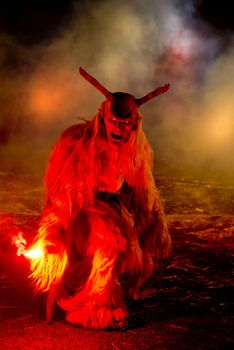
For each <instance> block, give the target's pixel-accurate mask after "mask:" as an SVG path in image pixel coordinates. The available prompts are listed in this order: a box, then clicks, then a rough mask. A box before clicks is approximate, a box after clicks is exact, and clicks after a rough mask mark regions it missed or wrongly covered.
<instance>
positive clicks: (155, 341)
mask: <svg viewBox="0 0 234 350" xmlns="http://www.w3.org/2000/svg"><path fill="white" fill-rule="evenodd" d="M157 183H158V187H159V189H160V192H161V195H162V198H163V201H164V204H165V208H166V213H167V218H168V223H169V228H170V232H171V235H172V240H173V251H172V253H171V256H170V257H169V259H168V260H166V261H162V262H161V264H160V266H159V267H158V268H157V269H156V270H155V273H154V275H153V277H152V278H151V279H150V281H149V282H148V283H147V285H146V287H145V290H146V291H150V294H149V295H148V296H147V297H145V298H143V299H141V300H139V301H137V302H135V303H133V304H131V305H129V309H130V310H131V314H132V319H131V321H130V326H129V328H128V329H123V330H121V331H89V330H84V329H81V328H78V327H74V326H71V325H69V324H67V323H66V322H64V321H63V319H62V317H61V314H59V312H58V313H57V316H56V320H55V321H54V322H53V323H52V324H49V325H48V324H47V323H46V322H45V320H44V317H45V312H44V309H45V296H44V295H34V294H33V290H32V287H31V285H30V281H29V279H28V278H27V275H28V272H29V264H28V261H27V260H25V259H24V258H23V257H18V256H16V248H15V247H14V246H12V244H11V238H12V236H13V235H14V234H15V233H16V232H17V231H18V230H19V229H20V230H22V231H23V232H24V233H25V237H26V238H27V240H28V241H29V242H30V241H31V240H32V239H33V236H34V234H35V232H36V229H37V225H38V221H39V217H40V210H41V206H42V189H41V179H40V177H38V176H33V175H29V174H24V175H23V174H21V175H19V174H18V173H17V171H9V172H0V212H1V215H0V321H1V323H0V324H1V328H0V349H2V350H5V349H6V350H8V349H9V350H10V349H14V350H17V349H20V350H21V349H26V350H30V349H36V350H37V349H38V350H39V349H48V350H50V349H53V350H54V349H56V350H60V349H85V350H91V349H95V350H99V349H100V350H125V349H132V350H141V349H149V350H153V349H159V350H171V349H173V350H183V349H186V350H187V349H191V350H192V349H197V350H198V349H199V350H209V349H212V350H226V349H232V348H233V347H234V336H233V334H234V331H233V324H234V322H233V312H232V307H233V304H232V298H233V297H232V296H233V247H234V238H233V233H234V216H233V213H234V188H233V187H231V186H225V185H220V184H217V183H212V182H207V181H201V180H196V179H191V178H190V179H185V178H180V179H178V178H171V177H166V176H159V177H158V178H157Z"/></svg>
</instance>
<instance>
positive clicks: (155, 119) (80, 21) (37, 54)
mask: <svg viewBox="0 0 234 350" xmlns="http://www.w3.org/2000/svg"><path fill="white" fill-rule="evenodd" d="M185 3H186V5H185ZM185 3H183V6H182V5H180V6H179V5H178V4H180V2H178V1H176V0H174V1H173V0H171V1H165V2H164V1H150V0H148V1H144V2H142V1H140V0H139V1H137V0H135V1H132V2H129V3H128V2H126V1H118V2H115V1H101V2H97V3H96V4H95V6H93V5H92V6H91V5H90V7H87V8H86V9H85V11H84V12H83V13H82V15H81V14H80V12H79V11H80V10H79V6H77V7H76V3H74V11H73V16H72V18H70V20H69V21H68V22H67V27H66V29H64V30H63V32H62V33H60V36H58V37H57V38H56V39H54V40H53V41H50V42H46V44H44V45H43V44H40V45H39V44H35V45H34V46H31V47H30V48H29V47H26V46H23V45H20V44H19V43H17V42H14V39H12V38H10V37H7V36H4V35H3V36H2V37H1V38H0V41H1V42H4V45H2V49H1V51H0V65H1V68H0V74H1V78H3V80H2V81H3V84H2V87H1V89H2V90H4V94H3V95H2V96H5V97H4V98H3V99H2V101H1V110H2V113H1V116H0V121H1V122H0V125H1V127H2V135H3V136H4V130H5V129H7V128H8V127H9V123H8V121H9V120H11V128H10V131H9V135H10V137H12V140H13V138H14V137H13V136H14V135H16V134H17V133H19V132H21V133H22V134H24V135H25V134H27V135H28V137H29V139H30V136H31V135H33V137H32V140H34V139H35V138H36V137H37V135H38V137H40V138H42V140H43V143H44V144H46V143H47V144H50V143H51V142H52V140H54V139H55V138H56V137H57V135H58V134H59V133H60V132H61V131H62V130H63V128H64V127H67V126H69V125H71V124H73V123H76V122H77V121H78V118H79V117H85V118H88V119H90V118H91V117H92V116H93V115H94V114H95V113H96V111H97V108H98V105H99V104H100V103H101V102H102V101H103V96H101V94H99V93H98V92H97V91H96V90H95V89H93V88H92V87H91V86H90V85H89V84H87V83H86V82H85V81H84V80H83V79H82V78H81V77H80V76H79V74H78V67H79V66H83V67H84V68H85V69H87V70H88V71H89V72H90V73H91V74H92V75H94V76H95V77H96V78H97V79H98V80H99V81H100V82H101V83H103V85H104V86H106V87H107V89H109V90H110V91H127V92H130V93H132V94H134V95H135V96H136V97H140V96H142V95H144V94H145V93H147V92H148V91H150V90H152V89H153V88H155V87H156V86H158V85H160V84H162V85H163V84H165V83H167V82H170V83H171V85H172V88H171V91H170V92H169V93H167V94H166V95H164V96H161V97H159V98H158V99H155V100H154V101H152V102H150V103H149V104H147V105H145V106H144V107H142V109H141V112H142V113H143V115H144V127H145V130H146V133H147V135H148V137H149V138H150V141H151V143H152V144H153V147H154V149H155V150H157V152H156V154H160V155H161V158H162V159H164V161H165V162H172V163H174V165H175V167H176V166H177V162H178V166H179V164H180V162H181V161H183V162H184V164H192V163H194V161H195V162H196V165H197V166H204V165H205V164H206V163H207V162H209V161H210V160H211V161H212V162H213V163H214V164H221V166H222V167H224V168H225V169H226V168H228V167H229V169H231V170H233V169H234V166H232V165H231V164H230V158H229V154H230V151H229V150H230V149H231V148H232V149H233V140H234V137H233V134H232V133H233V129H232V123H233V118H234V116H233V112H232V111H233V110H234V108H233V99H232V97H231V92H232V91H233V84H234V83H233V82H234V71H233V64H232V62H233V60H234V52H233V46H232V44H231V42H230V44H229V47H228V48H226V50H223V45H222V43H223V41H222V40H223V39H222V36H220V35H218V34H217V33H216V32H214V31H213V30H212V29H211V28H210V27H209V26H208V25H206V24H204V22H202V21H201V20H198V19H196V18H194V16H193V13H194V11H193V10H194V9H193V5H192V4H193V2H192V1H187V2H185ZM9 52H10V53H11V57H14V54H15V55H16V56H17V65H18V70H16V69H15V68H14V62H12V64H11V65H10V64H8V66H7V65H6V62H7V58H6V56H7V55H8V57H9ZM19 67H20V68H19ZM4 101H6V103H5V102H4ZM4 128H5V129H4ZM32 131H33V132H32ZM6 133H7V131H6ZM5 137H6V139H7V137H8V136H6V135H5ZM220 159H222V161H221V162H220Z"/></svg>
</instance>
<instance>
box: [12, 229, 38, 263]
mask: <svg viewBox="0 0 234 350" xmlns="http://www.w3.org/2000/svg"><path fill="white" fill-rule="evenodd" d="M12 243H13V244H14V245H15V246H16V247H17V248H18V249H17V253H16V254H17V256H20V255H24V256H25V257H26V258H29V259H36V258H40V257H42V256H43V255H44V252H43V249H42V248H40V247H37V248H34V249H26V244H27V240H26V239H25V238H24V237H23V233H22V232H19V233H18V235H17V236H13V237H12Z"/></svg>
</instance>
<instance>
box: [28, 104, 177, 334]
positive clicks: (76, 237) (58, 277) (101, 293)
mask: <svg viewBox="0 0 234 350" xmlns="http://www.w3.org/2000/svg"><path fill="white" fill-rule="evenodd" d="M102 111H103V105H101V107H100V109H99V111H98V113H97V115H96V116H95V117H94V118H93V120H92V121H90V122H85V123H83V124H78V125H74V126H73V127H71V128H69V129H68V130H66V131H65V132H64V133H63V134H62V135H61V137H60V139H59V141H58V143H57V144H56V146H55V148H54V151H53V154H52V156H51V158H50V161H49V164H48V169H47V173H46V177H45V182H46V188H47V200H46V204H45V208H44V211H43V215H42V220H41V223H40V228H39V233H38V237H37V240H36V243H35V245H40V246H43V247H44V248H45V249H47V250H48V253H46V254H45V257H44V258H43V259H41V258H40V259H39V258H38V259H35V260H34V261H33V262H32V265H31V269H32V274H31V277H32V278H33V281H34V283H35V286H36V289H37V290H41V291H48V290H50V292H49V298H48V300H49V301H48V305H47V306H48V309H47V313H48V318H50V316H51V315H52V311H51V310H52V305H53V301H54V299H55V298H56V300H57V303H58V304H59V305H60V307H61V308H63V309H64V310H65V311H66V313H67V320H68V321H69V322H71V323H76V324H80V325H82V326H84V327H87V328H95V329H100V328H109V327H118V326H120V325H121V324H122V322H123V321H124V319H125V318H127V316H128V312H127V308H126V305H125V302H124V301H125V299H128V298H136V297H137V295H138V293H139V289H140V287H141V286H142V285H143V284H144V282H145V281H146V280H147V279H148V278H149V277H150V276H151V274H152V271H153V268H154V263H153V261H154V259H159V258H161V257H166V256H167V255H168V253H169V250H170V242H171V241H170V236H169V233H168V230H167V225H166V220H165V215H164V212H163V209H162V206H161V202H160V197H159V193H158V190H157V188H156V186H155V182H154V178H153V174H152V150H151V147H150V146H149V144H148V142H147V140H146V137H145V135H144V133H143V130H142V126H141V122H140V123H139V125H138V127H137V128H136V130H135V131H134V132H132V134H131V136H130V138H129V140H128V142H127V144H126V145H124V146H122V149H121V152H120V154H119V157H118V162H117V163H118V164H116V162H115V161H113V155H112V153H111V151H110V149H109V147H108V143H107V140H106V137H105V127H104V124H103V121H102V119H101V116H102ZM139 118H140V116H139ZM139 120H141V118H140V119H139ZM118 172H120V173H121V176H122V178H123V180H124V184H123V186H122V188H121V189H120V190H119V191H118V194H117V197H118V202H119V204H118V205H117V204H115V203H111V202H110V203H107V202H105V201H102V200H100V199H99V198H96V192H99V191H100V190H101V191H103V185H101V183H102V181H104V190H105V186H107V189H106V191H108V186H111V184H112V183H113V184H115V183H116V176H117V175H116V174H117V173H118ZM100 173H101V176H100ZM103 179H104V180H103ZM107 184H108V185H107Z"/></svg>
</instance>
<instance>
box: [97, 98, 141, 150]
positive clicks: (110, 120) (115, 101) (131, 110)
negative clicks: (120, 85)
mask: <svg viewBox="0 0 234 350" xmlns="http://www.w3.org/2000/svg"><path fill="white" fill-rule="evenodd" d="M103 112H104V115H103V119H104V124H105V129H106V136H107V140H108V142H109V144H110V145H115V146H117V145H122V144H125V143H126V142H127V140H128V138H129V136H130V134H131V133H132V132H134V130H135V128H136V125H137V121H138V118H139V116H138V111H137V105H136V103H135V101H134V97H133V96H132V95H129V94H125V93H120V92H117V93H114V94H113V97H112V98H110V99H107V101H106V103H105V105H104V111H103Z"/></svg>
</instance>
